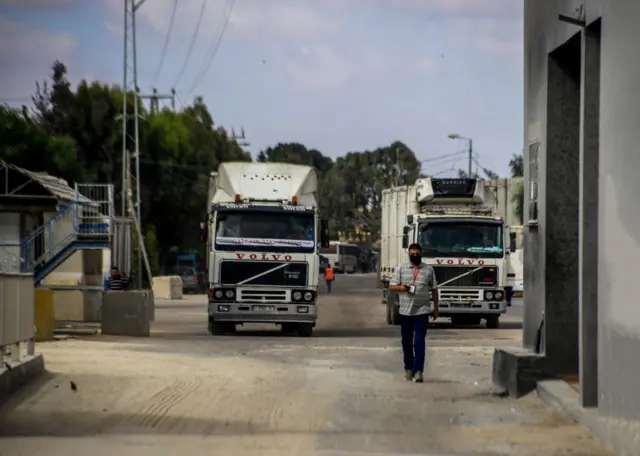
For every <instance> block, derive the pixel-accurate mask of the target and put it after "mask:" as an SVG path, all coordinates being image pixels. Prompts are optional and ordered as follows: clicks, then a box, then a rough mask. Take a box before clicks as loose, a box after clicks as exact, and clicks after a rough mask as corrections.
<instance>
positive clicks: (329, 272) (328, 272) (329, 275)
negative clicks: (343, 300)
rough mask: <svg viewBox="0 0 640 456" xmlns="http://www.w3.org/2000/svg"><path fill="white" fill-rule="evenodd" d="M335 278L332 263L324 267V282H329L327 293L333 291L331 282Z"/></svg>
mask: <svg viewBox="0 0 640 456" xmlns="http://www.w3.org/2000/svg"><path fill="white" fill-rule="evenodd" d="M334 280H335V276H334V275H333V268H332V267H331V265H330V264H328V265H327V267H326V268H324V283H326V284H327V293H331V282H333V281H334Z"/></svg>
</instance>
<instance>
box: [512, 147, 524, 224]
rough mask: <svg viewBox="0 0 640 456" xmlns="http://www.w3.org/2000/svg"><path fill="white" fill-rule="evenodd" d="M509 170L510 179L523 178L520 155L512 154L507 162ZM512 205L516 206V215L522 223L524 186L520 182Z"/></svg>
mask: <svg viewBox="0 0 640 456" xmlns="http://www.w3.org/2000/svg"><path fill="white" fill-rule="evenodd" d="M509 169H510V170H511V177H523V176H524V158H523V157H522V154H513V156H512V157H511V160H509ZM513 204H515V206H516V214H517V215H518V218H519V219H520V223H521V224H522V223H524V184H523V183H522V182H521V183H519V184H518V187H517V188H516V189H515V191H514V193H513Z"/></svg>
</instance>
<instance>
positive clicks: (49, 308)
mask: <svg viewBox="0 0 640 456" xmlns="http://www.w3.org/2000/svg"><path fill="white" fill-rule="evenodd" d="M33 320H34V325H35V327H36V331H35V335H34V337H35V339H36V342H42V341H46V340H52V339H53V332H54V328H55V318H54V312H53V291H52V290H46V289H41V288H36V289H35V290H34V318H33Z"/></svg>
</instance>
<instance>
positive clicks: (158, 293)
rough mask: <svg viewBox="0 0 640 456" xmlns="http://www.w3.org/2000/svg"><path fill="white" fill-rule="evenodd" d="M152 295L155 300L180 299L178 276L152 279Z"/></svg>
mask: <svg viewBox="0 0 640 456" xmlns="http://www.w3.org/2000/svg"><path fill="white" fill-rule="evenodd" d="M153 295H154V297H155V298H156V299H182V279H181V278H180V276H163V277H154V278H153Z"/></svg>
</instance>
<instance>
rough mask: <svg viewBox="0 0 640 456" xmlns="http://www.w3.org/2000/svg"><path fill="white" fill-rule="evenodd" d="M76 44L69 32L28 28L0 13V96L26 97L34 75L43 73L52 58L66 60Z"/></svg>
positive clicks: (32, 88) (32, 86) (48, 66)
mask: <svg viewBox="0 0 640 456" xmlns="http://www.w3.org/2000/svg"><path fill="white" fill-rule="evenodd" d="M24 37H29V38H28V39H24ZM77 48H78V40H77V39H76V37H75V36H74V35H73V34H71V33H69V32H59V33H54V32H49V31H45V30H41V29H37V28H31V27H28V26H26V25H25V24H23V23H19V22H14V21H12V20H10V19H8V18H7V17H4V16H0V60H1V61H2V62H3V64H2V66H1V67H0V81H2V84H0V98H5V99H7V98H23V97H28V96H29V95H30V94H31V93H33V90H34V83H35V80H34V79H32V78H33V77H34V75H39V76H40V75H42V77H44V76H45V75H46V74H48V73H50V66H51V64H52V63H53V62H54V60H56V59H59V60H63V61H65V62H66V61H67V59H70V58H71V57H72V56H73V54H74V53H75V51H76V50H77Z"/></svg>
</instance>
